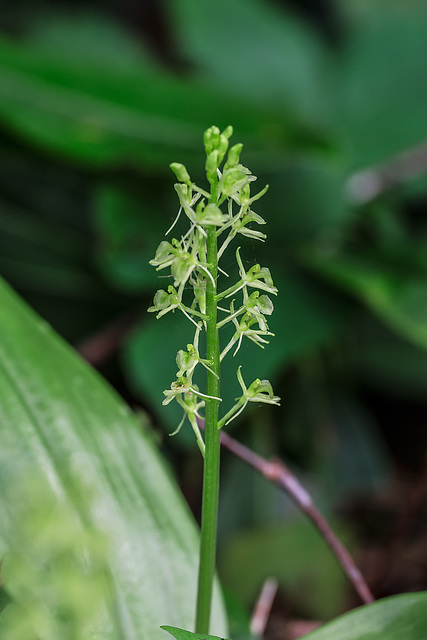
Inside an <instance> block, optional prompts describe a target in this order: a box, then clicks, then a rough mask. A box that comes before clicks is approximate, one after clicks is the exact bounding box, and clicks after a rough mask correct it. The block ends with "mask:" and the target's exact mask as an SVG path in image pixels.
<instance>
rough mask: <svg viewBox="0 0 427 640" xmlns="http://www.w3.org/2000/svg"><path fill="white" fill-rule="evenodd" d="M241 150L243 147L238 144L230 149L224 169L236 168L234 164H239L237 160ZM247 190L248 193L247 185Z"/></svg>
mask: <svg viewBox="0 0 427 640" xmlns="http://www.w3.org/2000/svg"><path fill="white" fill-rule="evenodd" d="M242 149H243V145H242V144H240V143H239V144H235V145H234V147H231V149H230V151H229V152H228V158H227V163H226V165H225V168H226V169H232V168H233V167H235V166H236V164H238V163H239V158H240V154H241V151H242ZM247 190H248V193H249V185H247Z"/></svg>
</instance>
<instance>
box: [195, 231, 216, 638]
mask: <svg viewBox="0 0 427 640" xmlns="http://www.w3.org/2000/svg"><path fill="white" fill-rule="evenodd" d="M206 230H207V234H208V237H207V260H208V264H209V271H210V273H211V275H212V278H213V281H214V282H216V278H217V273H218V247H217V238H216V230H215V227H213V226H211V227H207V228H206ZM215 294H216V286H214V284H213V282H212V281H211V280H210V278H209V279H208V280H207V283H206V313H207V316H208V320H207V323H206V324H207V328H206V355H207V361H208V363H209V367H210V368H211V369H212V371H209V370H208V371H207V389H206V393H207V395H209V396H216V397H219V394H220V381H219V368H220V363H219V355H220V350H219V338H218V328H217V302H216V299H215ZM218 407H219V401H218V400H213V399H210V400H206V412H205V464H204V474H203V502H202V524H201V539H200V564H199V582H198V590H197V609H196V633H203V634H206V633H208V632H209V620H210V613H211V601H212V588H213V580H214V575H215V556H216V534H217V521H218V495H219V458H220V430H219V429H218V428H217V424H218Z"/></svg>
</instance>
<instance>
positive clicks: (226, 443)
mask: <svg viewBox="0 0 427 640" xmlns="http://www.w3.org/2000/svg"><path fill="white" fill-rule="evenodd" d="M199 424H200V426H201V427H202V428H203V426H204V424H203V420H200V422H199ZM221 444H222V446H223V447H224V448H225V449H228V451H231V452H232V453H234V455H236V456H237V457H238V458H240V459H241V460H243V461H244V462H246V463H247V464H249V465H250V466H251V467H253V468H254V469H256V470H257V471H259V473H261V474H262V475H263V476H264V477H265V478H267V480H270V482H273V483H274V484H276V485H278V486H279V487H281V488H282V489H284V490H285V491H286V492H287V493H288V494H289V496H290V497H291V498H292V500H293V501H294V502H295V504H296V505H297V506H298V507H299V508H300V509H301V511H303V512H304V513H305V514H306V515H307V517H308V518H309V519H310V520H311V521H312V522H313V524H314V525H315V526H316V527H317V529H318V530H319V531H320V533H321V534H322V536H323V538H324V539H325V541H326V543H327V544H328V545H329V547H330V548H331V550H332V552H333V554H334V555H335V557H336V558H337V560H338V562H339V563H340V565H341V567H342V568H343V570H344V572H345V573H346V575H347V576H348V578H349V580H350V582H351V583H352V585H353V587H354V589H355V591H356V592H357V593H358V594H359V596H360V599H361V600H362V602H363V603H364V604H369V603H370V602H373V601H374V599H375V598H374V596H373V594H372V592H371V590H370V589H369V587H368V585H367V583H366V580H365V578H364V577H363V575H362V573H361V571H360V569H359V568H358V567H357V566H356V563H355V562H354V560H353V558H352V557H351V555H350V554H349V552H348V551H347V549H346V548H345V546H344V545H343V544H342V542H341V541H340V540H339V538H338V536H337V535H336V534H335V533H334V531H333V530H332V528H331V527H330V525H329V524H328V522H327V520H326V518H325V517H324V516H323V515H322V513H321V512H320V511H319V510H318V509H317V507H316V506H315V505H314V503H313V501H312V499H311V497H310V495H309V493H308V492H307V491H306V490H305V489H304V487H303V486H302V484H301V483H300V481H299V480H298V478H297V477H296V476H295V475H294V474H293V473H292V471H291V470H290V469H289V468H288V467H287V466H286V465H285V464H284V463H283V462H282V461H281V460H277V459H275V460H266V459H265V458H262V457H261V456H259V455H258V454H257V453H255V452H254V451H251V449H248V447H246V446H245V445H243V444H241V443H240V442H237V440H234V438H231V437H230V436H229V435H228V434H227V433H225V432H224V431H221Z"/></svg>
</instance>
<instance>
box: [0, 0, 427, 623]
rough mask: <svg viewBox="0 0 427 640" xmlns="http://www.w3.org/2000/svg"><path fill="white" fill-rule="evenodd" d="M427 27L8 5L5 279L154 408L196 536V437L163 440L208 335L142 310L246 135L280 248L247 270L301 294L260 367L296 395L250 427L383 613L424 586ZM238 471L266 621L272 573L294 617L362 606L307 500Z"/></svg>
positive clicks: (238, 11)
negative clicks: (207, 136)
mask: <svg viewBox="0 0 427 640" xmlns="http://www.w3.org/2000/svg"><path fill="white" fill-rule="evenodd" d="M426 29H427V7H426V5H425V3H424V2H421V1H416V0H412V1H408V0H406V1H405V2H403V0H402V1H396V0H395V1H393V0H387V2H386V1H385V0H369V1H368V0H354V1H353V2H351V3H348V2H345V1H344V0H329V1H328V0H322V1H321V2H312V1H310V0H305V1H304V2H302V1H301V2H296V1H291V0H288V1H285V0H216V2H215V3H205V2H194V1H193V0H168V1H166V0H163V1H161V2H160V1H158V2H153V1H151V2H150V0H145V1H144V2H134V1H132V0H126V1H124V0H121V1H120V2H119V1H118V0H108V1H107V0H105V1H102V0H98V1H96V0H79V1H78V2H77V1H76V0H73V1H71V0H70V1H68V2H66V1H65V0H61V1H59V0H55V2H53V1H50V2H49V1H47V0H15V2H14V3H6V4H5V5H3V6H2V7H1V8H0V167H1V170H0V230H1V233H0V272H1V274H2V275H3V276H4V277H5V278H6V279H7V280H8V281H9V282H10V283H11V284H12V285H13V286H14V287H15V289H16V290H17V291H18V292H19V293H20V294H21V295H22V296H23V297H24V298H25V299H26V300H27V301H28V302H29V303H30V304H31V305H32V306H33V307H34V308H35V309H36V310H37V311H38V312H39V313H40V314H41V315H42V316H43V317H44V318H46V319H47V320H48V321H49V322H50V323H51V324H52V325H53V327H54V328H55V329H56V330H57V331H59V333H60V334H62V335H63V336H64V337H65V338H66V339H67V340H68V341H69V342H70V343H72V344H73V345H75V346H76V347H77V348H78V349H79V350H80V351H81V353H82V354H83V355H84V356H85V357H86V358H87V359H88V360H89V361H90V362H92V364H94V365H95V366H96V367H98V368H99V369H100V371H101V372H102V373H103V374H104V375H105V376H106V377H107V378H108V379H109V380H110V381H111V382H112V383H113V384H114V385H115V386H116V388H117V389H118V390H119V391H120V392H121V393H122V395H123V396H124V397H125V398H126V400H128V401H129V402H130V403H131V405H132V406H134V407H136V408H139V407H142V408H144V409H146V410H148V412H149V414H150V415H151V419H152V424H153V426H154V427H155V428H156V429H158V433H159V438H161V439H162V443H161V446H162V447H163V449H164V451H165V453H166V455H167V456H168V457H169V458H170V460H171V461H172V463H173V464H174V466H175V469H176V472H177V474H178V476H179V479H180V482H181V486H182V488H183V491H184V493H185V495H186V497H187V499H188V501H189V503H190V505H191V507H192V508H193V510H194V512H195V514H196V516H197V515H198V510H199V506H200V470H201V463H200V460H199V457H198V453H197V450H196V446H195V443H194V442H193V438H192V437H191V434H190V433H189V432H186V430H182V432H181V433H180V434H179V435H178V436H177V437H175V438H173V439H171V440H169V439H168V438H166V437H163V436H164V435H166V434H167V433H168V432H169V431H171V430H172V429H173V428H174V427H175V426H176V423H177V420H179V417H180V416H179V414H177V412H176V411H174V408H173V407H167V408H166V409H164V408H162V406H161V399H162V390H163V389H164V388H167V387H169V385H170V382H171V380H172V379H173V378H174V376H175V371H176V368H175V361H174V360H175V353H176V351H177V350H178V349H179V348H182V347H183V345H185V344H186V342H187V335H188V332H189V331H190V332H191V328H190V327H188V326H187V325H186V324H185V323H183V322H182V321H181V319H180V318H179V317H172V316H171V315H168V316H166V317H165V318H163V319H162V320H161V321H159V322H157V321H156V320H155V319H153V318H152V317H151V316H148V315H147V314H146V309H147V307H148V306H149V304H150V301H151V298H152V296H153V293H154V291H155V290H156V288H158V287H159V281H158V280H157V274H156V273H155V271H154V269H152V268H150V267H149V266H148V260H149V259H150V258H151V257H152V256H153V254H154V251H155V248H156V247H157V245H158V243H159V242H160V240H161V239H162V237H163V233H164V231H165V229H166V228H168V227H169V225H170V223H171V221H172V220H173V219H174V217H175V215H176V211H177V200H176V197H175V193H174V189H173V181H174V180H173V175H172V174H171V172H170V170H169V168H168V165H169V163H170V162H172V161H179V162H184V163H186V165H187V167H188V169H189V172H190V174H191V175H192V176H193V178H194V179H195V180H196V181H197V180H200V179H201V176H202V174H203V170H202V168H203V156H202V145H201V136H202V132H203V131H204V129H205V128H207V127H208V126H210V125H212V124H217V125H218V126H220V127H225V126H226V125H228V124H232V125H233V127H234V130H235V135H234V138H233V140H234V142H237V141H242V142H243V143H244V145H245V148H244V155H243V161H244V163H245V164H246V165H247V166H249V167H250V168H251V170H252V171H253V173H254V174H255V175H257V176H258V182H259V184H260V185H261V186H263V185H264V184H265V183H268V184H269V185H270V189H269V192H268V195H267V196H266V197H265V198H263V200H261V201H260V202H259V206H258V209H257V211H259V213H260V214H261V215H263V216H264V217H265V218H266V219H267V221H268V228H267V233H268V236H269V237H268V241H267V243H266V244H265V245H261V244H260V243H257V244H255V243H252V242H247V243H246V244H245V245H244V247H243V250H242V252H243V254H244V255H245V257H246V259H247V261H248V264H253V263H254V262H255V261H256V262H260V263H261V264H262V265H266V266H267V265H268V266H269V267H270V269H271V271H272V273H273V276H274V280H275V284H276V286H277V287H278V288H279V293H280V295H279V296H278V298H277V302H276V301H275V306H276V311H275V315H274V316H273V317H272V321H271V328H272V330H273V331H274V332H275V334H276V337H275V338H273V339H272V341H271V344H270V347H269V348H267V349H266V350H265V352H260V351H258V350H257V349H256V347H255V346H253V345H250V346H247V345H246V346H245V348H242V350H241V351H240V353H239V356H240V355H241V361H242V364H243V367H244V372H245V379H247V380H249V379H250V378H251V376H260V377H268V378H270V379H271V380H272V381H273V382H274V387H275V391H276V393H278V394H279V395H280V396H281V397H282V398H283V402H282V407H281V409H280V410H274V411H270V410H269V408H267V409H266V410H261V409H258V408H255V410H254V411H253V412H252V413H251V414H248V416H247V417H246V418H245V419H242V420H241V421H240V422H239V423H236V425H235V426H234V423H233V429H232V432H233V435H235V436H236V437H238V438H239V439H240V440H242V441H244V442H246V443H247V444H248V445H249V446H251V447H253V448H254V449H256V450H257V451H258V452H259V453H261V454H263V455H266V456H270V455H273V454H274V455H280V456H282V457H284V458H285V459H286V460H287V461H289V462H290V463H291V465H293V466H294V468H295V470H296V471H297V472H298V474H299V476H300V477H301V478H302V479H303V480H304V482H305V484H306V486H308V487H309V488H310V490H311V491H312V493H313V495H314V497H315V498H316V500H317V502H318V504H319V505H320V506H321V507H322V508H323V510H324V511H325V512H326V513H327V514H328V515H334V516H335V517H336V518H338V520H339V523H340V524H339V528H340V529H341V530H342V532H343V535H344V537H345V538H346V539H347V540H348V541H349V542H350V545H351V547H352V548H353V550H354V551H355V553H356V555H357V558H358V561H359V563H360V564H361V566H362V569H364V570H365V571H366V573H367V576H368V579H369V580H370V582H371V584H372V586H373V589H374V591H375V592H376V595H378V596H381V595H387V594H390V593H394V592H398V591H405V590H413V589H420V588H427V570H426V566H427V555H426V551H425V549H426V548H427V547H426V545H425V542H426V538H427V527H426V517H427V516H426V514H427V510H426V507H427V503H426V495H425V493H423V486H424V485H425V478H426V477H427V458H426V455H425V450H426V440H427V437H426V429H425V422H426V417H427V398H426V380H427V286H426V285H427V277H426V276H427V216H426V207H427V177H426V169H427V160H426V156H427V146H426V141H427V115H426V114H427V74H426V65H425V61H426V59H427V38H426ZM223 266H224V267H225V268H227V267H229V266H230V268H232V265H228V264H225V265H223ZM160 282H161V281H160ZM160 286H161V285H160ZM237 364H238V363H236V364H235V365H234V364H233V363H231V365H229V367H228V368H227V367H224V369H225V370H224V378H225V380H224V384H223V388H224V398H225V402H226V403H227V404H228V403H229V401H230V400H231V399H233V397H234V396H235V395H236V393H237V391H238V387H237V383H236V381H235V369H236V367H237ZM223 469H224V476H223V483H222V493H223V498H222V506H221V531H220V568H222V575H223V581H224V585H225V587H226V588H228V589H229V590H230V592H231V593H232V597H231V596H230V602H234V599H235V598H237V600H238V601H239V600H240V602H242V603H244V604H245V605H247V606H249V605H251V604H252V603H253V601H254V599H255V598H256V596H257V593H258V591H259V589H260V587H261V585H262V582H263V580H264V578H265V577H267V576H268V575H270V574H271V573H275V574H276V575H277V577H278V578H279V581H280V585H281V591H280V594H281V599H279V600H280V603H281V606H282V609H284V610H285V611H286V612H288V613H292V614H294V615H301V616H314V617H318V618H326V617H329V616H332V615H335V614H336V613H338V612H339V611H341V610H342V609H343V608H344V607H346V606H349V605H350V604H351V603H352V602H353V601H352V597H353V596H352V595H351V594H350V593H349V592H348V591H347V590H346V588H345V585H346V583H345V580H344V578H343V576H342V575H341V574H340V573H339V571H337V570H335V566H334V560H333V559H332V558H330V557H329V551H328V550H327V549H326V547H324V546H323V545H322V544H321V541H320V538H318V536H317V534H316V533H315V532H313V531H312V530H311V529H310V526H309V525H308V524H306V523H305V522H304V521H302V520H301V519H300V518H299V516H298V514H297V513H296V512H295V510H294V508H293V507H292V506H291V504H290V503H289V501H288V499H287V498H286V497H284V496H283V495H282V494H281V493H280V492H279V491H276V490H275V489H274V488H272V487H271V486H270V485H268V484H267V483H266V482H264V481H262V480H260V479H258V478H256V477H254V475H253V474H252V472H251V471H249V470H248V469H246V468H244V466H243V465H242V463H240V462H239V461H238V460H235V459H232V458H230V457H228V456H224V467H223ZM422 543H424V545H423V544H422ZM237 609H238V608H237V606H234V609H233V610H234V611H235V615H236V619H237V617H238V614H237V613H236V612H237Z"/></svg>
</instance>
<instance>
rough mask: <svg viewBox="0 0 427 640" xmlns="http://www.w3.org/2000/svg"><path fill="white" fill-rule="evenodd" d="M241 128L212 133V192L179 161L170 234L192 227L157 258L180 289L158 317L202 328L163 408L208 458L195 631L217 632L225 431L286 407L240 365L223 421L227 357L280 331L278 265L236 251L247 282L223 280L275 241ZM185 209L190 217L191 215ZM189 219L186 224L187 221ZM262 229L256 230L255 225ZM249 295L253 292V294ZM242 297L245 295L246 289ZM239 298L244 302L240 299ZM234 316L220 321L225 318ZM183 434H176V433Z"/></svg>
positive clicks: (159, 305) (158, 308) (173, 288)
mask: <svg viewBox="0 0 427 640" xmlns="http://www.w3.org/2000/svg"><path fill="white" fill-rule="evenodd" d="M232 133H233V129H232V127H227V128H226V129H224V130H223V131H222V132H221V131H220V129H219V128H218V127H215V126H213V127H210V128H209V129H207V130H206V131H205V133H204V137H203V142H204V146H205V151H206V161H205V174H206V181H205V188H201V187H199V186H198V185H197V184H195V183H194V182H193V181H192V179H191V176H190V174H189V172H188V171H187V169H186V167H185V166H184V165H183V164H180V163H176V162H174V163H172V164H171V165H170V167H171V169H172V171H173V172H174V174H175V176H176V178H177V181H178V182H177V183H176V184H175V191H176V193H177V196H178V199H179V210H178V215H177V217H176V218H175V220H174V222H173V224H172V226H171V228H170V229H169V230H168V231H167V233H166V235H168V234H169V233H170V231H171V230H172V229H173V228H174V227H175V225H177V223H178V222H180V223H182V222H186V221H188V222H189V225H188V227H187V229H184V230H183V232H182V235H178V234H177V237H176V238H174V239H172V240H171V241H167V240H163V241H162V242H160V245H159V247H158V249H157V251H156V255H155V256H154V258H153V259H152V260H151V261H150V264H151V265H153V266H154V267H155V268H156V269H157V270H159V271H160V270H164V269H169V270H170V271H169V272H168V273H169V274H170V276H171V278H172V282H173V285H172V284H171V285H169V286H168V287H167V290H163V289H160V290H158V291H157V292H156V294H155V296H154V302H153V305H152V306H151V307H150V308H149V311H150V312H155V313H156V316H157V318H161V317H162V316H163V315H165V314H167V313H169V312H170V311H172V312H175V310H178V311H181V312H182V313H183V314H184V315H185V316H186V317H187V319H188V320H190V322H192V323H193V324H194V326H195V327H196V330H195V334H194V338H193V342H192V343H191V344H187V348H186V349H180V350H179V351H178V353H177V355H176V364H177V367H178V371H177V378H176V380H174V381H173V382H172V384H171V386H170V388H169V389H166V390H165V391H164V392H163V394H164V399H163V404H164V405H168V404H169V403H170V402H172V401H173V400H175V401H176V402H177V403H178V404H179V406H180V407H181V409H182V410H183V414H184V415H183V417H182V420H181V421H180V423H179V425H178V428H177V429H176V430H175V432H174V433H177V432H178V431H179V430H180V429H181V427H182V425H183V423H184V421H185V420H186V419H188V421H189V422H190V424H191V427H192V429H193V431H194V433H195V435H196V441H197V445H198V447H199V448H200V451H201V452H202V454H203V456H204V474H205V479H207V481H206V482H204V485H203V504H202V517H201V543H200V563H199V582H198V584H199V590H198V597H197V607H196V622H195V631H196V632H197V633H198V634H206V633H207V631H208V629H209V617H210V603H211V599H212V585H213V579H214V574H215V540H216V529H217V515H216V514H217V513H218V493H219V464H220V462H219V461H220V433H219V431H218V428H221V427H222V426H224V425H225V424H228V423H229V422H230V421H231V420H233V419H234V418H236V417H237V416H238V415H239V414H240V413H241V412H242V411H243V410H244V409H245V407H246V406H247V404H248V403H249V402H260V403H263V404H276V405H277V404H279V398H278V397H277V396H275V395H274V393H273V389H272V387H271V384H270V382H269V381H268V380H260V379H258V378H257V379H256V380H254V381H253V382H252V384H251V385H250V386H249V387H248V388H246V385H245V383H244V381H243V378H242V375H241V371H240V367H239V368H238V370H237V379H238V381H239V384H240V386H241V388H242V394H241V395H240V397H239V398H237V399H236V402H235V404H234V406H233V407H232V408H231V409H230V410H229V411H228V412H226V413H225V415H224V416H223V417H222V418H220V417H219V407H220V401H221V398H220V369H221V366H222V365H221V364H220V363H221V361H222V360H223V359H224V357H225V356H226V355H227V353H228V352H229V351H230V350H231V349H233V348H234V355H236V353H237V352H238V350H239V349H240V346H241V344H242V340H243V337H244V336H246V337H247V338H248V339H249V340H251V341H252V342H254V343H255V344H256V345H257V346H259V347H261V348H264V345H265V344H267V342H268V341H267V340H266V337H268V336H272V335H273V333H271V332H270V331H269V328H268V322H267V319H268V317H269V316H270V315H271V314H272V312H273V308H274V307H273V303H272V301H271V299H270V296H271V295H276V294H277V289H276V287H275V286H274V284H273V280H272V277H271V274H270V271H269V269H267V268H266V267H261V266H260V265H259V264H255V265H253V266H252V267H250V268H249V270H248V271H246V270H245V268H244V266H243V260H242V259H241V257H240V249H239V248H238V249H237V251H236V261H237V266H238V270H239V277H238V281H237V282H236V283H235V284H233V285H232V286H229V287H228V288H226V289H225V290H221V289H222V287H221V276H222V275H225V276H227V274H226V273H225V272H224V271H223V269H221V267H220V265H219V261H220V259H221V256H222V255H223V253H224V251H225V250H226V249H227V247H228V246H229V244H230V243H231V242H232V240H233V239H234V238H235V237H236V236H237V234H240V235H241V236H246V237H247V238H250V239H251V240H260V241H264V240H265V238H266V236H265V234H264V233H262V232H261V231H258V230H257V229H256V227H255V225H264V224H265V220H264V218H262V217H261V216H260V215H258V214H257V213H256V212H255V211H253V210H252V209H251V206H252V204H253V203H254V202H255V201H257V200H258V199H259V198H261V196H263V195H264V193H265V192H266V191H267V188H268V187H264V188H263V189H261V190H260V191H258V192H257V193H256V194H255V195H251V184H252V183H253V182H254V181H255V180H256V176H254V175H252V173H251V171H250V170H249V169H248V168H247V167H245V166H244V165H243V164H242V163H241V161H240V156H241V152H242V145H241V144H235V145H234V146H232V147H231V148H229V138H230V136H231V135H232ZM181 213H184V215H183V216H181ZM183 219H184V220H183ZM254 227H255V228H254ZM249 289H251V291H250V292H249ZM239 292H240V293H239ZM226 298H229V299H230V304H229V308H228V309H227V308H222V307H220V306H219V303H220V301H221V300H223V299H226ZM236 300H238V302H236ZM220 312H221V313H222V314H225V315H222V316H221V319H219V317H218V315H219V313H220ZM231 322H232V323H233V325H234V327H235V332H234V335H233V336H232V338H231V340H229V342H228V344H227V345H226V346H225V348H224V347H223V348H222V352H221V335H220V333H221V329H222V328H223V327H224V326H225V325H226V324H227V323H231ZM202 331H204V332H205V341H204V343H205V346H206V356H205V358H201V357H200V353H199V337H200V334H201V332H202ZM198 365H201V366H203V367H204V368H205V369H206V387H205V390H204V391H205V392H201V391H199V387H198V386H197V385H196V384H195V383H194V382H193V376H194V374H195V371H196V369H197V367H198ZM202 409H204V420H205V436H204V438H203V437H202V434H201V432H200V429H199V425H198V421H199V420H200V419H203V418H202V416H200V413H199V412H200V411H201V410H202ZM171 435H173V434H171Z"/></svg>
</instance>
